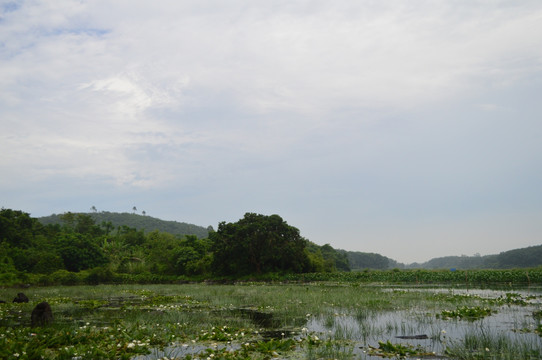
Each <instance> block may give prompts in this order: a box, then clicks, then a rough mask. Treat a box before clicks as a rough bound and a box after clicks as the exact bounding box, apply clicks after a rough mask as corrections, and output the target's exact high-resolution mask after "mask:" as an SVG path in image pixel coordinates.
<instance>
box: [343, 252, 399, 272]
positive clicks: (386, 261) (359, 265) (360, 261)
mask: <svg viewBox="0 0 542 360" xmlns="http://www.w3.org/2000/svg"><path fill="white" fill-rule="evenodd" d="M337 251H338V252H340V253H343V254H344V255H346V257H347V259H348V262H349V264H350V269H352V270H364V269H373V270H386V269H391V268H394V267H402V266H401V265H402V264H399V263H397V261H395V260H393V259H390V258H388V257H386V256H383V255H380V254H375V253H366V252H360V251H347V250H337ZM403 266H404V265H403Z"/></svg>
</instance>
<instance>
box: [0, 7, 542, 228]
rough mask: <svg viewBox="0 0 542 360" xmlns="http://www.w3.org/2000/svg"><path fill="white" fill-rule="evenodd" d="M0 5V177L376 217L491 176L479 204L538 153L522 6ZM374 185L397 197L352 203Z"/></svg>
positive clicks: (533, 13)
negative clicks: (90, 182)
mask: <svg viewBox="0 0 542 360" xmlns="http://www.w3.org/2000/svg"><path fill="white" fill-rule="evenodd" d="M2 9H3V10H0V11H3V13H1V14H0V19H1V20H0V126H1V127H2V129H7V131H3V132H2V133H1V134H0V151H1V152H2V153H3V154H7V155H6V156H3V157H0V171H1V173H2V174H3V176H2V177H1V179H0V184H1V185H2V187H4V188H8V187H18V186H19V187H21V186H22V187H24V186H30V185H29V184H41V183H44V181H46V180H49V182H45V183H47V184H49V183H50V181H53V180H51V179H55V180H56V179H62V178H63V177H65V178H67V179H70V181H73V182H75V183H77V182H78V181H81V179H85V178H86V179H95V181H96V182H98V183H100V184H108V185H110V184H113V185H114V186H115V188H117V189H119V188H123V189H131V188H132V187H133V188H135V189H140V190H141V189H164V188H167V189H169V190H171V189H172V188H175V187H178V188H181V187H182V188H184V187H187V188H190V189H194V188H197V189H200V190H201V189H203V190H201V191H203V192H204V193H203V194H199V196H201V197H203V198H205V197H207V196H209V197H212V195H217V196H218V197H222V196H224V195H223V194H225V193H235V194H238V196H241V195H242V194H243V193H244V191H248V190H250V191H251V192H252V193H253V195H251V196H249V197H248V198H247V200H246V204H247V206H248V205H249V204H257V203H258V202H261V203H265V204H266V206H267V207H268V208H273V206H275V205H276V203H275V202H274V201H278V200H277V199H282V196H281V195H283V194H284V198H285V199H287V200H281V201H283V202H284V203H288V204H289V205H291V207H290V208H296V206H297V205H296V200H297V201H299V202H301V203H303V202H304V201H307V202H311V201H312V202H311V203H313V204H321V206H322V207H323V208H326V206H329V207H330V208H333V209H336V212H337V214H340V213H341V208H342V207H343V204H346V205H344V207H345V208H349V209H351V212H352V213H353V214H358V215H359V214H361V213H364V212H366V213H370V212H371V211H373V212H378V213H382V214H388V216H389V217H390V218H392V217H393V216H394V215H392V214H389V213H386V211H388V210H387V209H389V208H393V207H394V206H396V208H399V209H400V210H397V211H407V210H406V209H408V202H409V201H412V199H413V198H416V197H419V198H420V199H422V200H423V203H422V204H421V205H420V207H419V209H421V210H420V213H424V214H426V213H427V210H423V209H431V208H433V207H434V206H436V205H435V204H437V202H438V201H441V202H442V203H443V204H447V205H443V207H445V206H450V207H451V208H453V207H454V206H456V205H457V203H458V202H459V200H458V199H460V200H462V199H468V198H469V197H470V196H471V195H472V194H476V191H477V190H479V189H481V188H483V186H482V185H481V184H484V183H488V179H492V177H495V176H497V177H499V179H500V180H499V181H496V182H492V181H491V186H488V188H491V191H489V190H488V191H486V192H483V194H484V196H486V197H491V196H495V194H496V193H498V192H499V191H501V192H503V193H506V194H508V196H511V195H510V194H513V193H514V191H515V190H514V189H513V186H517V184H518V183H521V181H520V180H522V181H524V182H527V183H530V182H535V181H534V180H533V179H535V178H537V176H539V175H536V174H537V172H536V170H530V171H531V172H529V171H528V170H526V169H528V168H529V166H531V168H533V169H534V167H533V165H532V164H533V163H536V161H537V160H539V155H537V154H539V153H540V151H541V149H540V146H539V145H537V142H536V140H535V139H537V135H538V134H540V131H541V130H540V126H539V125H538V123H539V121H538V119H539V115H540V107H539V106H538V105H536V104H537V102H536V101H535V100H536V99H534V98H535V96H533V95H532V94H533V93H536V92H537V91H538V90H540V87H541V86H540V85H541V83H540V75H541V73H542V39H541V38H540V36H537V34H540V33H542V21H541V20H542V5H541V4H540V2H539V1H537V0H536V1H535V0H532V1H522V2H515V1H498V2H487V1H469V2H434V1H419V0H416V1H409V2H404V1H387V2H372V1H360V2H351V1H335V2H315V1H292V2H282V3H277V2H246V1H228V2H221V1H209V2H205V1H199V0H198V1H182V2H178V1H161V2H159V3H150V2H146V1H133V0H131V1H115V2H110V1H90V2H85V1H71V0H62V1H59V2H55V3H54V4H53V3H51V2H40V1H29V2H23V3H20V6H19V7H16V8H9V9H7V10H9V11H6V8H5V7H4V8H2ZM537 101H538V100H537ZM540 135H541V136H542V134H540ZM503 143H504V144H506V147H503V146H501V145H502V144H503ZM537 156H538V157H537ZM330 174H331V175H330ZM529 174H530V175H529ZM516 178H519V179H520V180H517V179H516ZM454 181H455V182H454ZM261 184H265V189H266V191H268V192H269V193H270V194H274V195H273V196H265V195H260V194H256V193H257V192H258V189H261V187H260V186H259V185H261ZM360 184H361V185H360ZM288 185H291V188H293V189H297V192H295V191H291V190H289V189H288ZM206 186H208V188H205V187H206ZM356 186H357V187H356ZM361 186H364V187H365V188H364V189H363V191H360V190H359V187H361ZM70 188H76V186H74V187H70ZM450 188H451V189H452V190H453V191H451V193H452V195H453V196H455V197H453V196H452V195H450V194H447V193H446V191H443V190H447V189H450ZM390 189H391V191H389V190H390ZM427 189H430V190H431V191H425V190H427ZM524 189H526V190H527V189H531V187H524ZM164 191H166V190H164ZM172 191H173V190H172ZM387 191H388V193H391V194H392V195H393V194H394V195H396V196H398V198H399V200H397V199H394V198H393V196H390V195H388V196H381V197H378V196H372V197H371V196H370V195H371V194H377V195H385V194H386V192H387ZM424 191H425V192H424ZM320 193H323V194H322V197H319V194H320ZM336 194H345V195H344V196H339V195H337V196H336V198H335V199H334V196H335V195H336ZM193 196H194V197H197V195H193ZM311 196H312V197H314V198H311ZM165 197H167V198H171V196H165ZM432 197H433V198H436V199H438V201H436V200H434V199H433V200H432V199H431V198H432ZM482 197H483V196H479V198H482ZM519 197H521V198H523V194H522V195H521V196H519ZM475 198H476V196H475ZM289 199H291V200H289ZM311 199H313V200H311ZM341 199H342V200H341ZM208 200H209V201H210V198H208ZM356 201H360V202H363V201H366V204H368V205H367V208H363V209H362V207H356V205H355V204H356V203H355V202H356ZM231 202H234V200H232V199H230V198H228V197H227V196H224V204H223V205H221V206H222V208H224V209H227V208H228V206H230V205H229V204H231ZM238 203H241V202H238ZM330 203H332V204H330ZM270 204H271V205H270ZM468 204H469V206H474V205H472V202H468ZM503 204H504V205H503V206H512V205H510V203H506V202H503ZM164 206H165V205H164ZM253 206H254V207H257V206H256V205H253ZM276 206H277V207H280V206H281V205H280V204H279V205H276ZM480 206H482V205H480ZM170 207H172V206H171V205H170ZM312 207H315V206H312ZM216 208H221V207H220V206H219V205H216ZM448 210H450V209H444V210H442V211H443V213H446V211H448ZM193 211H194V212H196V211H197V210H195V209H194V210H193ZM224 211H226V210H224ZM298 211H299V212H303V211H305V210H304V209H303V207H302V206H300V207H299V210H298ZM307 211H308V210H307ZM201 213H202V214H204V213H205V210H201ZM311 214H312V213H311ZM240 215H242V214H240ZM324 215H325V214H319V215H314V216H315V218H316V219H317V220H316V222H317V223H320V222H323V221H324V220H322V217H323V216H324ZM201 216H204V215H201ZM293 216H299V215H295V214H293ZM308 216H309V217H310V215H308ZM320 216H322V217H320ZM343 216H345V217H346V215H343ZM359 216H361V215H359ZM383 216H384V215H383ZM420 216H423V214H421V215H420ZM300 218H301V216H300ZM294 225H296V224H294ZM375 236H376V235H375Z"/></svg>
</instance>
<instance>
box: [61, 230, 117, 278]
mask: <svg viewBox="0 0 542 360" xmlns="http://www.w3.org/2000/svg"><path fill="white" fill-rule="evenodd" d="M56 246H57V249H58V252H59V254H60V256H61V257H62V259H63V260H64V265H65V268H66V270H68V271H80V270H85V269H90V268H93V267H97V266H102V265H104V264H106V263H107V262H108V260H107V258H106V257H105V255H104V254H103V252H102V249H101V248H100V247H99V246H98V245H97V243H96V241H95V240H94V239H92V237H90V236H89V235H83V234H79V233H65V234H62V235H61V236H60V237H59V238H57V243H56Z"/></svg>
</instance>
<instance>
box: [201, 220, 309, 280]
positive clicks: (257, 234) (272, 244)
mask: <svg viewBox="0 0 542 360" xmlns="http://www.w3.org/2000/svg"><path fill="white" fill-rule="evenodd" d="M209 238H210V239H211V241H212V251H213V263H212V269H213V271H214V272H215V273H216V274H222V275H249V274H262V273H268V272H296V273H299V272H304V271H307V270H308V269H309V268H310V266H309V259H308V257H307V254H306V253H305V251H304V250H305V246H306V243H307V241H306V240H305V239H304V238H303V237H302V236H301V235H300V233H299V230H298V229H297V228H295V227H293V226H290V225H288V224H287V223H286V222H285V221H284V220H283V219H282V218H281V217H280V216H278V215H270V216H266V215H260V214H254V213H246V214H245V216H244V218H242V219H240V220H239V221H238V222H236V223H226V222H221V223H220V224H218V230H217V231H216V232H211V233H210V236H209Z"/></svg>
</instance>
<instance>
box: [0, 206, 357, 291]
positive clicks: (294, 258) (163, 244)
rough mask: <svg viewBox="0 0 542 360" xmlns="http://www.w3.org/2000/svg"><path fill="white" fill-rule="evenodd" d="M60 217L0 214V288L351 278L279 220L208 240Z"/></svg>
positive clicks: (252, 218)
mask: <svg viewBox="0 0 542 360" xmlns="http://www.w3.org/2000/svg"><path fill="white" fill-rule="evenodd" d="M58 216H59V219H60V223H49V224H43V223H41V222H40V221H38V219H36V218H33V217H31V216H30V215H29V214H28V213H25V212H22V211H19V210H12V209H2V210H1V211H0V283H9V282H16V281H18V280H24V279H25V278H26V279H27V278H29V277H30V278H32V277H33V278H36V276H41V277H42V278H43V279H44V280H43V281H47V279H48V277H49V278H55V276H56V277H58V276H60V275H62V276H64V277H68V278H69V279H75V278H74V276H73V274H86V275H85V276H89V277H90V278H92V276H94V277H96V278H97V280H100V279H112V278H115V276H117V275H122V276H117V277H116V279H126V278H130V277H138V276H139V277H143V278H145V276H147V278H149V277H152V276H154V277H156V276H159V277H160V276H161V277H167V278H170V279H172V278H183V279H190V278H199V279H201V278H220V277H230V278H235V277H250V276H263V275H266V274H267V275H268V274H279V275H280V274H287V273H309V272H334V271H338V270H341V271H349V270H350V269H349V266H348V259H347V258H346V255H345V254H342V253H340V252H338V251H336V250H335V249H333V248H332V247H331V246H330V245H324V246H319V245H316V244H314V243H312V242H310V241H308V240H307V239H305V238H303V237H302V236H301V234H300V232H299V230H298V229H297V228H295V227H293V226H291V225H289V224H288V223H287V222H286V221H284V220H283V219H282V218H281V217H280V216H279V215H270V216H267V215H261V214H254V213H247V214H245V216H244V217H243V218H242V219H240V220H239V221H237V222H234V223H226V222H222V223H220V224H219V225H218V228H217V230H216V231H214V230H213V229H212V228H208V236H206V237H198V236H197V235H195V234H184V235H179V234H171V233H168V232H164V231H159V230H153V231H150V232H145V231H144V229H139V230H138V229H136V228H133V227H130V226H127V225H117V226H114V225H113V224H112V223H111V222H110V221H102V222H101V223H99V224H97V223H96V221H95V219H94V218H93V217H92V216H91V215H90V214H85V213H71V212H68V213H65V214H62V215H58ZM73 281H75V280H73Z"/></svg>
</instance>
